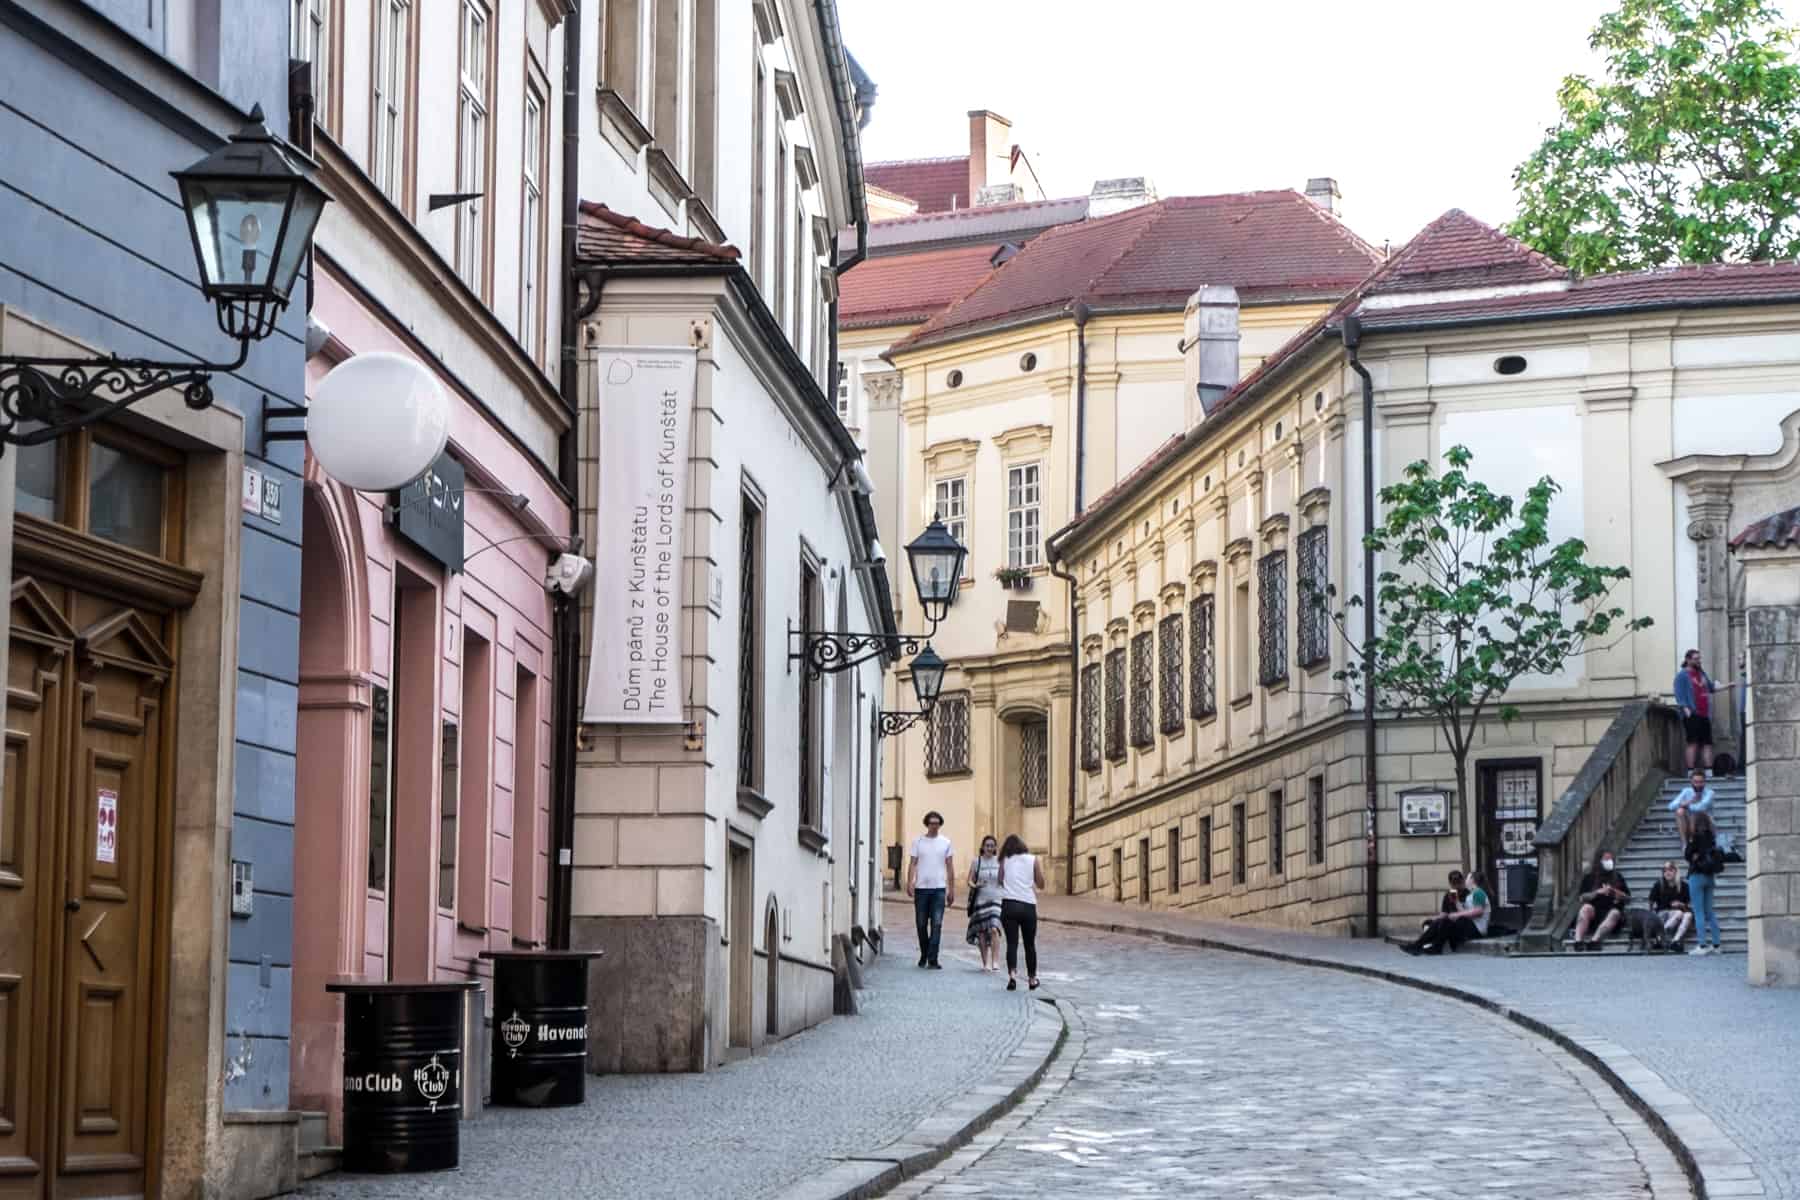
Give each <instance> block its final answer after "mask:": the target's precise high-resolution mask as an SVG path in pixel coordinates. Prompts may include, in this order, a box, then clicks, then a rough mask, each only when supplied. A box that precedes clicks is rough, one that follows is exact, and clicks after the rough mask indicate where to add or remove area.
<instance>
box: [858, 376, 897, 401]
mask: <svg viewBox="0 0 1800 1200" xmlns="http://www.w3.org/2000/svg"><path fill="white" fill-rule="evenodd" d="M901 379H902V377H901V375H900V372H898V371H883V372H882V373H881V374H879V375H864V376H863V394H864V395H865V396H867V397H868V398H869V408H870V409H872V410H873V409H886V408H892V407H894V406H895V405H897V404H899V403H900V391H901Z"/></svg>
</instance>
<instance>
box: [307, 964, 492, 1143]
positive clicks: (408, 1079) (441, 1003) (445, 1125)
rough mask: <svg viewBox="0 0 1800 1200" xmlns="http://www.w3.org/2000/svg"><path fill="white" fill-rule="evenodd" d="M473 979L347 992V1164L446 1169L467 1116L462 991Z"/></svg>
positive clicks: (337, 987)
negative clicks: (463, 1097)
mask: <svg viewBox="0 0 1800 1200" xmlns="http://www.w3.org/2000/svg"><path fill="white" fill-rule="evenodd" d="M477 986H479V985H478V984H477V983H476V982H475V981H474V980H467V981H462V982H444V983H376V982H369V983H364V982H360V981H355V980H343V981H338V982H333V983H328V984H326V985H325V990H326V991H330V992H340V993H342V994H343V997H344V1169H345V1170H346V1171H372V1172H395V1171H445V1170H449V1169H450V1168H452V1167H454V1166H456V1164H457V1152H458V1145H459V1142H458V1137H459V1134H458V1124H459V1122H460V1121H461V1120H462V1088H463V1078H462V1075H463V1061H462V1057H463V1056H462V1026H463V1006H464V1003H465V1000H464V994H465V993H466V992H468V991H469V990H470V989H471V988H474V987H477Z"/></svg>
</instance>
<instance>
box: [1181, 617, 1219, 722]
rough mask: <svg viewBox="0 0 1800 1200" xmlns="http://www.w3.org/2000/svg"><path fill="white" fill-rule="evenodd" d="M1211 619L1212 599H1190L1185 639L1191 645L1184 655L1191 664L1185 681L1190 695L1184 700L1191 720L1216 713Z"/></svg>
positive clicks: (1217, 702)
mask: <svg viewBox="0 0 1800 1200" xmlns="http://www.w3.org/2000/svg"><path fill="white" fill-rule="evenodd" d="M1213 619H1214V609H1213V598H1212V597H1211V596H1196V597H1194V599H1193V601H1192V602H1191V603H1189V605H1188V638H1189V640H1190V642H1191V643H1192V644H1191V646H1190V647H1189V650H1188V654H1189V656H1190V657H1191V658H1192V659H1193V660H1194V670H1193V674H1192V675H1191V676H1190V677H1189V688H1190V690H1191V692H1192V695H1191V696H1190V697H1189V698H1188V706H1189V710H1190V711H1191V712H1192V713H1193V715H1194V719H1195V720H1199V719H1200V718H1202V717H1210V716H1212V715H1213V714H1214V713H1216V712H1218V711H1219V699H1218V695H1219V693H1218V679H1217V676H1218V669H1217V663H1216V653H1215V648H1216V643H1217V639H1216V638H1215V637H1214V636H1213Z"/></svg>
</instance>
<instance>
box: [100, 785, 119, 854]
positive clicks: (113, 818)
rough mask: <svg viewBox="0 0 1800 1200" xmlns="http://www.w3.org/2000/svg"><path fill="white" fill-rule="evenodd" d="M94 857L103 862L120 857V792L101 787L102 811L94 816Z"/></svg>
mask: <svg viewBox="0 0 1800 1200" xmlns="http://www.w3.org/2000/svg"><path fill="white" fill-rule="evenodd" d="M94 857H95V858H97V859H99V860H100V861H101V862H103V863H109V862H117V861H118V858H119V793H117V792H115V791H113V790H112V789H111V788H101V789H100V811H99V813H98V814H97V815H96V816H95V818H94Z"/></svg>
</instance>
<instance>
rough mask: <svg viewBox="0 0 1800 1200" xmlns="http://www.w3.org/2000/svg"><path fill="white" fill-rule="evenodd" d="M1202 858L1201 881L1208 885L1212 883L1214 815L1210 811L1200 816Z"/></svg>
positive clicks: (1199, 853) (1199, 851) (1200, 854)
mask: <svg viewBox="0 0 1800 1200" xmlns="http://www.w3.org/2000/svg"><path fill="white" fill-rule="evenodd" d="M1197 852H1198V855H1199V858H1200V883H1201V885H1202V886H1207V885H1210V884H1211V883H1212V856H1213V839H1212V815H1211V814H1210V813H1209V814H1207V815H1206V816H1204V817H1201V818H1200V845H1199V846H1198V847H1197Z"/></svg>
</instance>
